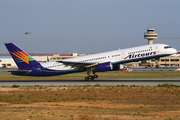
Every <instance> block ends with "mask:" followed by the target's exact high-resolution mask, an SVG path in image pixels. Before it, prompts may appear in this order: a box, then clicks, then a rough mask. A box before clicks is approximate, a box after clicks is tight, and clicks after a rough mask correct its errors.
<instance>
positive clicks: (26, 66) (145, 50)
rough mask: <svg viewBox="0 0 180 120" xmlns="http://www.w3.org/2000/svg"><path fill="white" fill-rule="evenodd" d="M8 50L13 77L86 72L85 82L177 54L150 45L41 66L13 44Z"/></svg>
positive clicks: (9, 45) (163, 47)
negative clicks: (14, 67) (122, 66)
mask: <svg viewBox="0 0 180 120" xmlns="http://www.w3.org/2000/svg"><path fill="white" fill-rule="evenodd" d="M5 46H6V48H7V49H8V51H9V53H10V54H11V56H12V58H13V59H14V61H15V63H16V65H17V66H18V70H15V71H9V72H11V74H13V75H21V76H53V75H63V74H69V73H75V72H83V71H86V72H87V75H88V76H87V77H85V78H84V79H85V80H86V81H88V80H94V79H95V78H98V75H97V74H95V73H96V72H105V71H112V70H118V69H119V65H120V64H124V63H129V62H136V61H141V60H148V59H152V58H160V57H164V56H169V55H172V54H174V53H176V52H177V50H176V49H174V48H171V47H170V46H169V45H167V44H150V45H144V46H138V47H132V48H126V49H119V50H114V51H108V52H102V53H97V54H91V55H86V56H80V57H74V58H68V59H63V60H58V61H53V62H47V63H39V62H38V61H36V60H35V59H34V58H32V57H31V56H30V55H29V54H27V53H26V52H24V51H23V50H22V49H21V48H19V47H18V46H16V45H15V44H14V43H5Z"/></svg>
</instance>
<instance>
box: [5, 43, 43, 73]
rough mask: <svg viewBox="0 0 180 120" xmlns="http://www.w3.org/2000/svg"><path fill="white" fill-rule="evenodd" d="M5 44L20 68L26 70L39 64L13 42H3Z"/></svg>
mask: <svg viewBox="0 0 180 120" xmlns="http://www.w3.org/2000/svg"><path fill="white" fill-rule="evenodd" d="M5 46H6V48H7V49H8V51H9V53H10V54H11V56H12V58H13V59H14V61H15V63H16V65H17V66H18V68H19V69H20V70H26V69H30V68H32V67H36V66H37V65H40V63H39V62H37V61H36V60H35V59H34V58H32V57H31V56H30V55H28V54H27V53H26V52H24V51H23V50H21V49H20V48H19V47H17V46H16V45H15V44H13V43H5Z"/></svg>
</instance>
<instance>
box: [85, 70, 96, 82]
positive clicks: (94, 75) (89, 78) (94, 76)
mask: <svg viewBox="0 0 180 120" xmlns="http://www.w3.org/2000/svg"><path fill="white" fill-rule="evenodd" d="M86 71H87V75H88V76H87V77H85V78H84V80H86V81H88V80H94V79H95V78H98V75H96V74H95V73H96V71H95V70H93V68H87V69H86ZM91 72H92V73H93V75H90V73H91Z"/></svg>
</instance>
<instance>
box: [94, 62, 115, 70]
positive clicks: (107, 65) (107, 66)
mask: <svg viewBox="0 0 180 120" xmlns="http://www.w3.org/2000/svg"><path fill="white" fill-rule="evenodd" d="M110 70H113V65H112V63H111V62H106V63H101V64H98V65H96V66H94V67H92V71H95V72H104V71H110Z"/></svg>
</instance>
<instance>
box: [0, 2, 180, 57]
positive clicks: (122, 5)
mask: <svg viewBox="0 0 180 120" xmlns="http://www.w3.org/2000/svg"><path fill="white" fill-rule="evenodd" d="M179 5H180V1H179V0H171V1H170V0H0V16H1V17H0V41H1V42H0V53H8V52H7V50H6V48H5V47H4V44H3V43H5V42H13V43H15V44H17V45H18V46H19V47H21V48H22V49H24V50H25V51H27V35H25V32H31V34H30V35H29V52H30V53H74V52H77V53H97V52H104V51H109V50H116V49H118V48H121V49H122V48H127V47H133V46H139V45H146V44H148V41H147V40H145V39H144V37H143V34H144V32H146V30H147V29H148V28H150V27H151V28H154V29H155V32H156V33H157V34H158V39H155V40H154V43H165V44H169V45H171V46H172V47H174V48H176V49H178V50H180V39H159V38H160V37H180V15H179V12H180V7H179Z"/></svg>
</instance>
